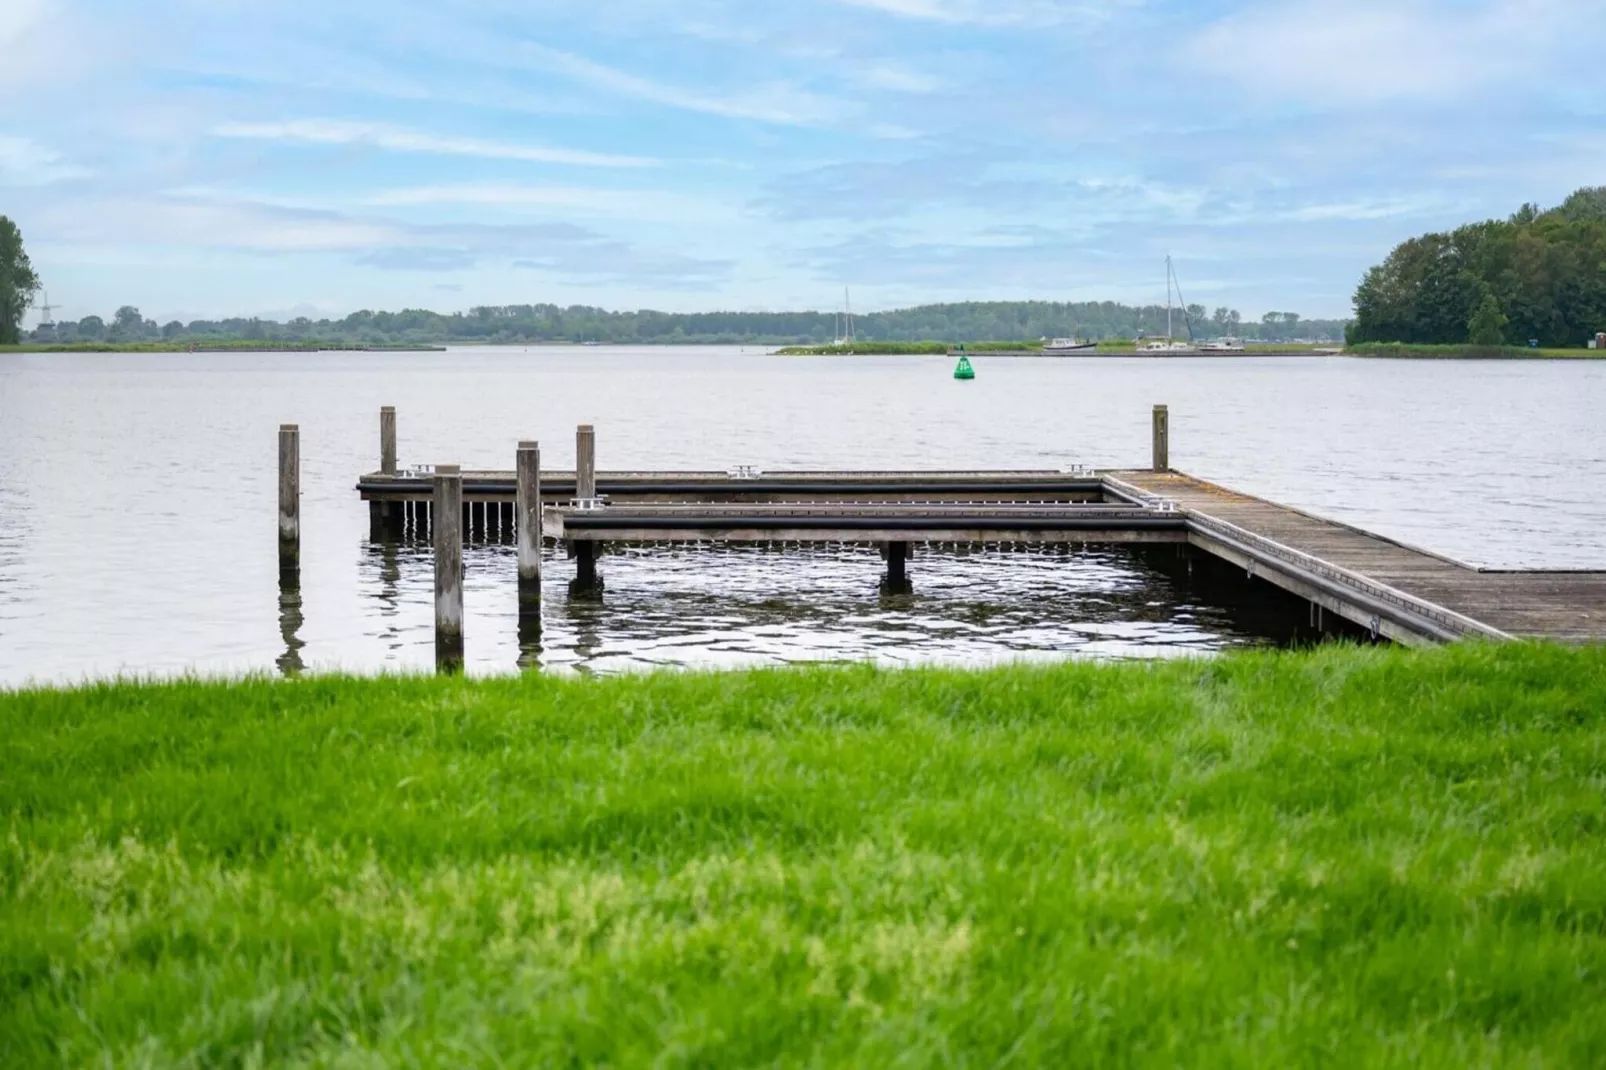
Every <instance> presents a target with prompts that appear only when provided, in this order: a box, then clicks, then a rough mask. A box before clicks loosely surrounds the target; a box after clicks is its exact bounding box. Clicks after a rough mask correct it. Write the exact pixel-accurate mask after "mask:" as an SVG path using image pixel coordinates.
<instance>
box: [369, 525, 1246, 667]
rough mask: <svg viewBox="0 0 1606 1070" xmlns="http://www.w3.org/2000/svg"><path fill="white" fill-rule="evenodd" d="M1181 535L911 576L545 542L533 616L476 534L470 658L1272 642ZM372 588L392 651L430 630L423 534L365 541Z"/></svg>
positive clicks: (888, 656)
mask: <svg viewBox="0 0 1606 1070" xmlns="http://www.w3.org/2000/svg"><path fill="white" fill-rule="evenodd" d="M1166 553H1170V554H1174V553H1175V548H1174V547H1150V548H1146V549H1144V550H1135V549H1129V548H1123V547H1085V548H1034V549H1010V548H1005V547H999V546H988V547H974V548H957V549H955V548H936V547H926V546H921V545H919V544H916V545H915V546H914V547H913V552H912V554H911V556H910V559H909V563H908V578H907V586H906V588H905V589H904V590H902V591H898V590H889V589H888V585H887V572H886V563H885V562H884V560H883V559H882V557H881V555H880V552H879V551H878V550H877V549H875V548H873V547H868V546H851V545H830V546H801V547H800V546H771V545H739V546H722V545H700V546H698V545H692V546H687V545H673V546H661V547H627V548H622V549H620V550H618V551H617V552H613V553H608V554H606V555H605V556H603V557H602V558H600V559H599V561H598V565H597V570H598V573H599V575H600V577H601V579H602V581H603V583H602V584H601V585H600V589H599V587H598V586H593V585H589V584H585V583H583V582H581V581H580V580H579V579H576V578H574V577H575V574H576V572H577V565H576V563H575V562H573V561H571V560H570V559H568V557H567V556H566V555H565V554H564V553H563V552H562V551H561V550H554V549H553V548H551V547H549V548H548V549H547V551H546V554H545V565H544V568H545V587H544V591H545V595H546V597H545V599H544V603H543V604H542V606H541V607H540V612H541V616H540V618H539V621H538V622H537V621H534V620H531V619H530V618H529V617H528V616H527V615H525V614H522V613H520V611H519V603H518V600H517V598H516V597H509V595H510V594H512V593H513V592H514V591H515V590H516V586H517V575H516V556H515V553H514V551H513V549H512V548H511V547H509V546H505V545H479V546H470V547H467V548H466V550H465V554H464V560H465V569H466V572H467V579H466V585H465V592H466V593H465V602H466V610H467V615H468V626H467V629H466V631H467V634H466V636H465V643H466V646H467V662H468V666H469V668H470V669H471V670H473V671H479V672H487V671H492V672H494V671H502V672H506V671H509V670H512V669H514V668H516V667H517V668H535V667H542V668H548V669H564V670H571V671H577V672H587V673H589V672H618V671H626V670H632V669H646V668H652V667H658V666H691V667H709V668H712V667H722V666H735V665H755V664H782V663H796V662H818V661H839V660H867V659H868V660H875V661H879V662H884V663H898V664H915V663H924V662H942V663H948V664H986V663H992V662H997V661H1000V660H1005V659H1019V658H1059V657H1064V656H1067V655H1077V656H1084V657H1098V658H1130V657H1154V656H1166V655H1176V654H1186V653H1204V652H1210V651H1215V650H1220V649H1222V648H1223V647H1227V646H1235V645H1242V644H1246V643H1258V642H1266V641H1271V639H1272V638H1273V637H1272V635H1271V633H1269V632H1267V633H1257V632H1256V631H1254V630H1248V629H1244V628H1242V627H1241V626H1239V625H1238V624H1236V623H1235V622H1234V619H1233V618H1234V611H1233V610H1231V609H1229V608H1226V607H1224V606H1222V605H1220V604H1213V603H1211V602H1209V601H1200V600H1198V599H1197V598H1196V597H1194V595H1193V594H1192V592H1190V591H1187V590H1184V589H1183V587H1182V586H1180V585H1178V584H1177V583H1176V582H1174V581H1173V579H1172V578H1171V577H1170V576H1168V575H1167V574H1166V572H1165V571H1164V570H1163V569H1160V568H1157V567H1154V566H1153V565H1152V564H1150V563H1149V562H1148V561H1146V560H1145V555H1151V556H1152V555H1154V554H1166ZM362 582H363V585H364V589H365V590H367V591H368V592H370V594H371V597H373V598H374V599H375V600H376V601H377V602H379V603H381V604H383V605H384V606H386V607H387V610H386V612H387V617H386V619H387V620H388V622H389V624H388V627H389V630H390V634H394V635H395V636H396V637H397V642H396V643H394V644H393V645H392V649H399V648H405V647H407V646H411V645H416V644H424V643H428V642H429V641H430V629H431V627H432V623H431V622H432V617H431V615H430V604H431V599H432V598H433V591H434V587H433V584H434V573H433V565H432V561H431V557H430V553H429V548H428V547H427V546H424V545H422V544H416V543H415V544H410V545H409V544H402V545H396V544H390V545H387V546H385V547H384V548H383V549H382V550H376V551H375V552H373V553H371V554H370V555H369V557H368V559H367V565H366V566H365V568H364V570H363V575H362Z"/></svg>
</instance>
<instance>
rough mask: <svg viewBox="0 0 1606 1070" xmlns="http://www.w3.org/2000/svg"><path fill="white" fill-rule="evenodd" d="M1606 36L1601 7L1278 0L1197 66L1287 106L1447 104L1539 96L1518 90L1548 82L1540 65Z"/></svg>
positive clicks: (1211, 34) (1548, 1)
mask: <svg viewBox="0 0 1606 1070" xmlns="http://www.w3.org/2000/svg"><path fill="white" fill-rule="evenodd" d="M1603 27H1606V19H1603V18H1602V8H1601V4H1600V0H1471V2H1465V0H1297V2H1295V3H1287V2H1282V0H1278V2H1269V3H1262V4H1260V5H1258V6H1255V7H1250V8H1247V9H1243V10H1239V11H1237V12H1235V13H1233V14H1231V15H1228V16H1227V17H1225V18H1223V19H1222V20H1220V21H1219V22H1217V23H1215V24H1214V25H1212V26H1210V27H1209V28H1208V29H1207V30H1205V32H1204V33H1203V34H1201V35H1200V36H1199V37H1198V38H1197V39H1196V40H1195V41H1194V43H1193V45H1192V46H1191V48H1190V50H1189V59H1190V61H1191V63H1192V65H1193V66H1194V67H1195V68H1198V69H1202V70H1205V71H1208V72H1210V73H1212V74H1215V75H1219V76H1221V77H1224V78H1227V79H1230V80H1232V81H1235V82H1237V83H1239V84H1241V85H1243V86H1245V87H1247V88H1249V89H1251V90H1254V91H1257V92H1261V93H1272V94H1276V96H1275V97H1274V98H1273V99H1278V100H1283V99H1290V98H1292V99H1295V100H1304V101H1311V102H1314V103H1318V104H1329V105H1357V106H1375V105H1378V104H1382V103H1385V102H1388V101H1393V100H1407V99H1421V100H1427V101H1433V102H1447V101H1453V100H1456V99H1458V98H1461V97H1463V96H1465V95H1466V94H1468V93H1469V92H1472V91H1475V90H1478V89H1481V88H1484V87H1488V86H1495V85H1498V86H1499V87H1500V89H1501V91H1502V92H1510V91H1512V90H1517V91H1519V92H1520V91H1523V90H1526V89H1529V88H1531V86H1532V85H1533V83H1531V82H1525V81H1516V82H1513V81H1511V79H1512V78H1513V77H1520V76H1522V75H1524V74H1526V75H1531V76H1533V77H1535V78H1540V79H1541V80H1542V79H1543V75H1542V73H1541V72H1539V71H1537V70H1536V69H1535V67H1534V64H1535V63H1536V62H1542V63H1543V64H1544V70H1546V71H1550V70H1555V69H1556V68H1557V66H1558V59H1559V54H1558V49H1560V50H1561V51H1562V52H1570V51H1571V50H1572V49H1573V48H1576V47H1577V46H1578V45H1579V44H1580V43H1581V42H1582V41H1585V40H1589V39H1593V41H1594V42H1595V43H1596V45H1597V46H1606V29H1603ZM1250 47H1252V48H1253V57H1252V58H1246V56H1245V50H1246V49H1247V48H1250ZM1539 57H1543V58H1542V59H1539Z"/></svg>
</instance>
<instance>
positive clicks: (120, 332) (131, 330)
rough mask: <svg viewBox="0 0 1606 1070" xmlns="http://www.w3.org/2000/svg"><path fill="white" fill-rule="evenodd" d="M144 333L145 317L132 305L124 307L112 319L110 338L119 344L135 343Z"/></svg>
mask: <svg viewBox="0 0 1606 1070" xmlns="http://www.w3.org/2000/svg"><path fill="white" fill-rule="evenodd" d="M144 333H145V317H143V316H141V315H140V314H139V309H137V308H135V307H134V306H133V305H124V306H123V307H122V308H120V309H118V310H117V314H116V315H115V316H113V317H112V329H111V336H112V338H113V339H114V340H116V341H119V342H137V341H138V340H139V338H140V336H141V335H143V334H144Z"/></svg>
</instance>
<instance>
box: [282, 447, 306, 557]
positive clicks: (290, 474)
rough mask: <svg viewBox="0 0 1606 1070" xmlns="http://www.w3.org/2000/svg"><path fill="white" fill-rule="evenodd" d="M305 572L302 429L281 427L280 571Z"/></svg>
mask: <svg viewBox="0 0 1606 1070" xmlns="http://www.w3.org/2000/svg"><path fill="white" fill-rule="evenodd" d="M300 568H301V428H300V427H299V426H298V425H296V424H280V425H279V571H280V572H281V573H284V572H295V571H298V570H299V569H300Z"/></svg>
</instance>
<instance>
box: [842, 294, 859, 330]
mask: <svg viewBox="0 0 1606 1070" xmlns="http://www.w3.org/2000/svg"><path fill="white" fill-rule="evenodd" d="M842 307H843V308H844V309H846V310H847V316H848V341H849V342H850V343H851V342H854V341H856V340H857V336H856V335H855V334H854V332H853V297H852V295H850V294H849V293H848V288H847V287H846V286H844V287H842Z"/></svg>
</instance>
